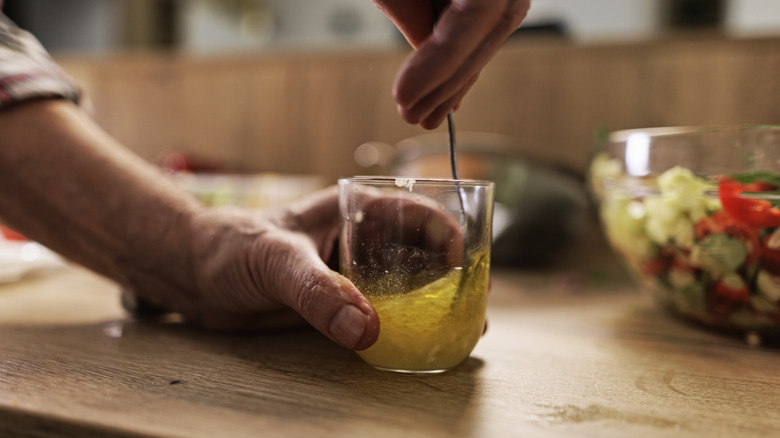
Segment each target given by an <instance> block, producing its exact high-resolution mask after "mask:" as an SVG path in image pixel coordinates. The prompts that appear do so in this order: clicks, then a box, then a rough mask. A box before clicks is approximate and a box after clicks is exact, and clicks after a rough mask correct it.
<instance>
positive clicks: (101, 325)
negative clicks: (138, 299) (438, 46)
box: [0, 256, 780, 438]
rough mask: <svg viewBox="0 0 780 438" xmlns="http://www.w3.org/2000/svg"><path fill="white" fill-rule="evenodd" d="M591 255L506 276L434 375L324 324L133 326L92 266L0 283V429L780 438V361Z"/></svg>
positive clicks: (23, 432) (497, 280)
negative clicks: (340, 340)
mask: <svg viewBox="0 0 780 438" xmlns="http://www.w3.org/2000/svg"><path fill="white" fill-rule="evenodd" d="M587 259H588V263H587V264H586V263H574V264H572V265H571V266H567V265H566V264H565V263H564V264H563V266H559V267H557V268H556V269H553V270H547V271H533V272H523V271H517V270H505V269H494V273H493V289H492V293H491V296H490V309H489V326H490V327H489V330H488V332H487V334H486V335H485V336H484V338H483V339H482V340H481V342H480V343H479V345H478V346H477V348H476V349H475V351H474V353H473V355H472V357H471V358H470V359H469V360H468V361H467V362H466V363H464V364H462V365H461V366H459V367H458V368H456V369H453V370H451V371H450V372H447V373H444V374H441V375H428V376H416V375H399V374H392V373H388V372H382V371H377V370H374V369H373V368H371V367H369V366H367V365H365V364H364V363H363V362H362V361H361V360H360V359H359V358H358V357H357V356H356V355H355V354H354V353H353V352H351V351H347V350H344V349H341V348H339V347H338V346H336V345H334V344H332V343H330V342H329V341H328V340H327V339H326V338H325V337H323V336H322V335H320V334H318V333H317V332H315V331H312V330H306V329H302V330H297V331H288V332H282V333H268V334H252V335H228V334H218V333H213V332H207V331H202V330H198V329H195V328H192V327H188V326H185V325H182V324H178V323H175V322H170V323H165V324H161V323H152V322H143V321H136V320H132V319H129V318H128V317H127V316H126V315H125V314H124V313H123V312H122V309H121V308H120V306H119V304H118V289H117V287H116V286H115V285H114V284H113V283H110V282H108V281H106V280H104V279H102V278H100V277H97V276H95V275H93V274H91V273H89V272H87V271H84V270H82V269H80V268H77V267H67V268H63V269H61V270H59V271H57V272H55V273H53V274H51V275H47V276H41V277H38V278H28V279H26V280H24V281H21V282H17V283H14V284H9V285H4V286H0V436H3V437H5V436H14V437H49V436H58V437H63V436H64V437H92V436H119V437H135V436H155V437H157V436H160V437H217V436H220V437H221V436H225V437H227V436H229V437H249V436H264V437H307V438H308V437H321V436H339V437H404V438H412V437H512V436H517V437H520V436H522V437H525V436H533V437H546V436H578V437H582V436H594V437H595V436H598V437H613V436H614V437H626V436H631V437H654V438H656V437H665V436H674V437H693V436H697V437H698V436H708V437H719V436H723V437H734V436H739V437H758V436H778V435H779V434H780V420H779V419H778V417H777V410H778V406H779V405H780V372H778V361H780V354H778V353H780V351H778V350H774V349H769V348H751V347H748V346H747V345H746V343H745V342H744V341H743V340H742V339H739V338H736V337H730V336H725V335H723V334H719V333H713V332H710V331H707V330H702V329H701V328H700V327H697V326H693V325H689V324H687V323H684V322H681V321H679V320H677V319H674V318H672V317H671V316H669V315H668V314H667V313H665V312H664V311H661V310H659V309H658V308H657V307H656V306H655V305H654V304H653V303H652V301H651V300H650V299H649V298H648V297H646V296H644V295H643V294H641V293H639V292H638V291H637V290H636V288H635V287H634V286H633V285H632V283H631V282H630V281H628V280H627V279H626V278H625V276H623V275H622V274H621V272H620V271H619V269H618V268H617V265H616V264H615V262H614V260H613V259H611V258H609V257H607V258H602V257H601V256H599V257H595V256H591V257H589V258H587ZM597 261H598V262H597Z"/></svg>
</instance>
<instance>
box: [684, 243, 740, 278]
mask: <svg viewBox="0 0 780 438" xmlns="http://www.w3.org/2000/svg"><path fill="white" fill-rule="evenodd" d="M747 254H748V251H747V247H745V244H744V243H742V242H741V241H740V240H738V239H736V238H734V237H731V236H729V235H727V234H722V233H716V234H710V235H709V236H707V237H705V238H704V239H703V240H702V241H701V242H699V243H698V244H697V245H694V247H693V250H692V251H691V261H693V262H694V263H695V264H697V265H698V266H700V267H701V268H702V269H703V270H704V271H706V272H708V273H710V274H712V276H713V277H715V278H721V277H723V276H724V275H726V274H728V273H730V272H734V271H736V270H737V269H738V268H739V267H740V266H741V265H742V263H743V262H744V261H745V257H746V256H747Z"/></svg>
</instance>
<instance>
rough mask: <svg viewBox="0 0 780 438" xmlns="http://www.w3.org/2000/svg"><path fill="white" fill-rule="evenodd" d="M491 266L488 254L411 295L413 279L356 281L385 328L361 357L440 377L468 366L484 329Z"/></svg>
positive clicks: (397, 276)
mask: <svg viewBox="0 0 780 438" xmlns="http://www.w3.org/2000/svg"><path fill="white" fill-rule="evenodd" d="M489 266H490V260H489V255H488V254H487V253H486V252H483V253H480V254H478V255H477V256H476V257H473V258H471V259H470V262H469V263H467V264H465V266H463V267H462V268H455V269H451V270H450V271H448V272H447V273H446V274H445V275H443V276H441V277H440V278H438V279H436V280H435V281H432V282H430V283H428V284H426V285H424V286H422V287H419V288H417V289H414V290H411V291H406V292H405V291H404V290H405V289H404V287H403V285H404V284H408V279H406V278H404V276H403V275H400V274H395V275H394V274H392V273H389V274H387V275H386V276H384V277H383V278H382V279H378V280H375V281H373V282H366V281H357V282H356V284H358V287H360V284H363V285H364V287H363V288H361V290H362V291H363V293H364V294H365V295H366V297H367V298H368V299H369V301H371V303H372V304H373V306H374V308H375V309H376V311H377V313H378V314H379V324H380V329H379V338H378V340H377V342H376V343H375V344H374V345H373V346H371V347H370V348H368V349H366V350H363V351H359V352H358V355H360V357H361V358H362V359H363V360H364V361H366V362H367V363H369V364H371V365H373V366H375V367H377V368H382V369H388V370H393V371H405V372H441V371H445V370H447V369H450V368H452V367H454V366H456V365H458V364H460V363H461V362H463V361H464V360H465V359H466V358H467V357H468V356H469V355H470V354H471V351H472V350H473V349H474V347H475V346H476V345H477V342H478V341H479V338H480V336H481V335H482V331H483V328H484V324H485V311H486V307H487V289H488V276H489ZM394 288H395V289H396V290H394ZM397 290H400V291H401V292H400V293H399V292H397Z"/></svg>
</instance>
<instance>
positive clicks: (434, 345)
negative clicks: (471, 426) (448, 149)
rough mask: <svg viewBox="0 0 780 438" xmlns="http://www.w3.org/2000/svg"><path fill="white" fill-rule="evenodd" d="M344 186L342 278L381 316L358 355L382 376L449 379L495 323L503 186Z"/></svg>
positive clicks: (380, 180)
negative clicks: (494, 242) (373, 338)
mask: <svg viewBox="0 0 780 438" xmlns="http://www.w3.org/2000/svg"><path fill="white" fill-rule="evenodd" d="M339 187H340V192H339V194H340V209H341V219H342V226H341V236H340V237H341V239H340V242H341V243H340V245H341V246H340V249H339V251H340V270H341V273H342V274H343V275H345V276H346V277H347V278H349V279H350V281H352V282H353V283H354V284H355V285H356V286H357V287H358V289H360V291H361V292H362V293H363V294H364V295H365V296H366V298H368V300H369V301H371V303H372V304H373V306H374V308H375V309H376V311H377V313H378V314H379V323H380V331H379V339H378V340H377V342H376V344H374V345H373V346H372V347H371V348H369V349H367V350H364V351H360V352H358V354H359V355H360V357H361V358H363V360H365V361H366V362H367V363H369V364H371V365H373V366H374V367H376V368H380V369H385V370H391V371H399V372H415V373H435V372H442V371H446V370H448V369H450V368H452V367H454V366H456V365H458V364H460V363H461V362H463V361H464V360H465V359H466V358H467V357H468V356H469V355H470V354H471V351H472V350H473V349H474V347H475V346H476V344H477V341H479V338H480V336H481V335H482V331H483V327H484V324H485V311H486V307H487V290H488V281H489V276H488V274H489V266H490V243H491V229H492V227H491V224H492V212H493V187H494V185H493V183H492V182H489V181H475V180H444V179H436V180H433V179H416V180H414V179H406V178H392V177H377V178H372V177H357V178H348V179H342V180H340V181H339Z"/></svg>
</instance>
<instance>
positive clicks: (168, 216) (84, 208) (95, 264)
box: [0, 100, 201, 286]
mask: <svg viewBox="0 0 780 438" xmlns="http://www.w3.org/2000/svg"><path fill="white" fill-rule="evenodd" d="M200 208H201V207H200V206H199V205H198V203H197V202H196V201H195V200H194V199H192V198H191V197H190V196H189V195H188V194H186V193H185V192H183V191H182V190H181V189H179V188H178V187H177V186H176V185H175V184H173V183H172V182H171V181H170V180H169V179H168V178H166V177H165V176H164V175H163V174H162V173H160V172H158V171H157V170H156V169H155V168H154V167H153V166H151V165H149V164H148V163H146V162H145V161H143V160H142V159H140V158H139V157H137V156H135V155H133V154H132V153H130V152H129V151H127V150H126V149H124V148H122V147H121V146H120V145H118V144H117V142H116V141H115V140H113V139H112V138H111V137H110V136H108V135H107V134H106V133H105V132H103V131H102V130H101V129H100V128H99V127H98V126H97V125H96V124H95V123H94V122H93V121H92V120H91V119H90V118H89V117H88V116H87V115H86V114H84V113H83V112H82V111H81V110H80V109H79V108H78V107H77V106H75V105H74V104H72V103H70V102H67V101H62V100H40V101H34V102H29V103H26V104H23V105H20V106H18V107H16V108H12V109H10V110H5V111H2V112H0V217H2V218H3V220H4V221H5V222H7V224H8V225H10V226H11V227H12V228H15V229H17V230H18V231H20V232H22V233H23V234H25V235H27V236H29V237H30V238H32V239H34V240H37V241H39V242H41V243H43V244H44V245H46V246H48V247H50V248H51V249H53V250H55V251H57V252H59V253H61V254H62V255H64V256H66V257H67V258H69V259H71V260H73V261H75V262H77V263H80V264H83V265H84V266H86V267H88V268H90V269H93V270H95V271H96V272H98V273H101V274H103V275H105V276H107V277H109V278H112V279H114V280H116V281H118V282H120V283H122V284H128V285H130V284H132V283H134V281H133V277H134V276H141V277H148V276H159V277H160V278H159V280H160V281H164V282H170V283H180V282H187V281H189V280H188V279H189V278H191V272H188V270H190V269H191V262H190V260H188V257H189V256H188V254H189V251H188V250H187V249H186V246H187V245H188V242H189V238H188V237H189V236H188V233H189V230H190V224H191V220H192V218H193V217H195V216H196V215H197V213H198V211H199V209H200ZM163 272H165V275H161V273H163ZM171 286H173V284H171Z"/></svg>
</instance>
